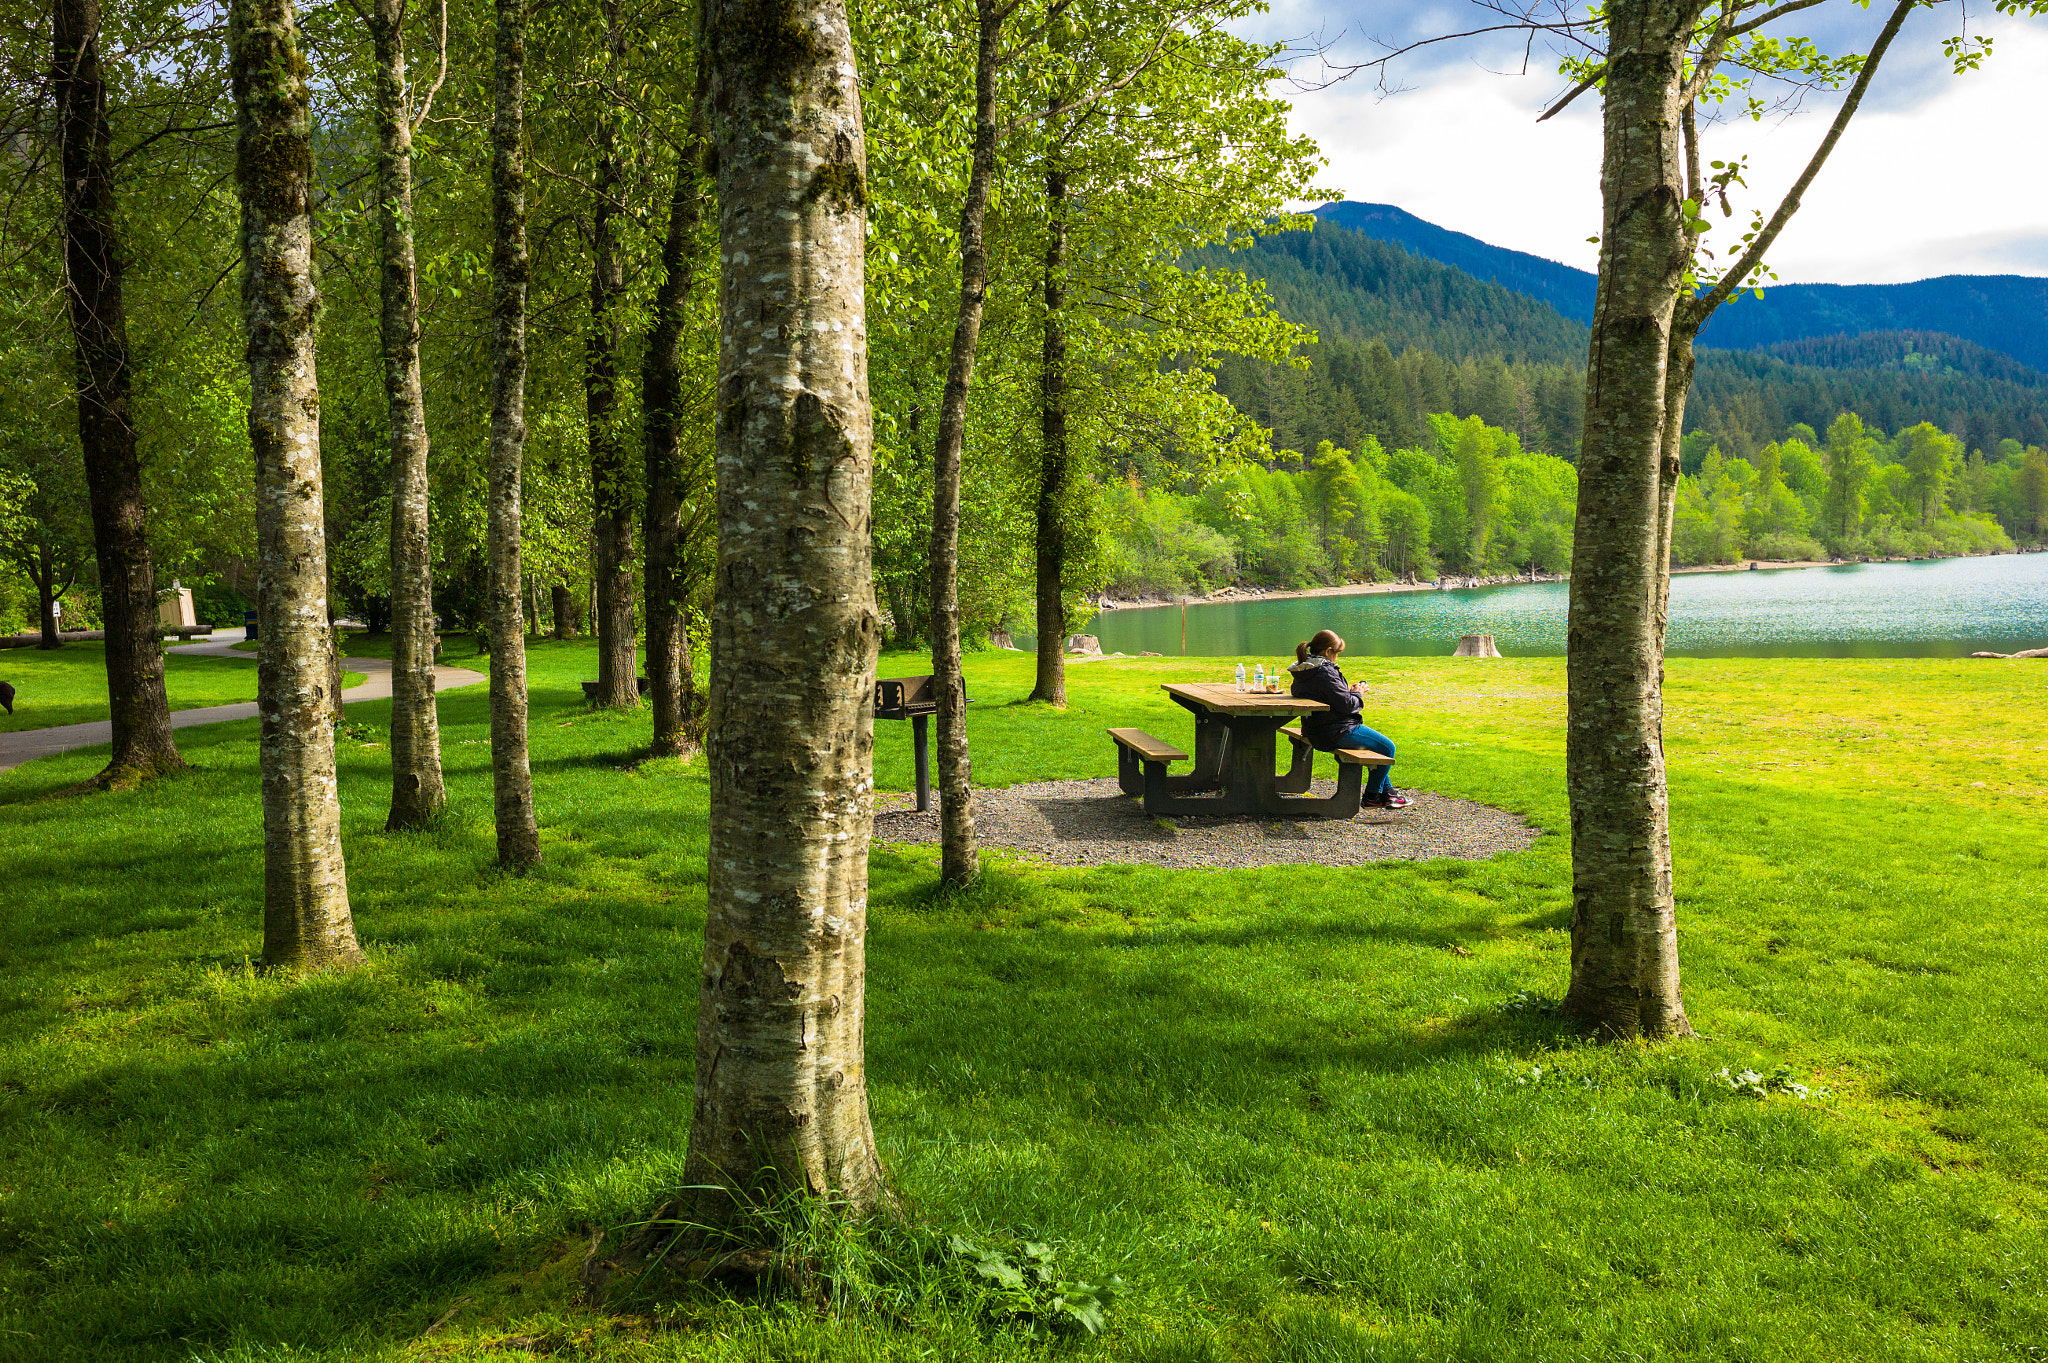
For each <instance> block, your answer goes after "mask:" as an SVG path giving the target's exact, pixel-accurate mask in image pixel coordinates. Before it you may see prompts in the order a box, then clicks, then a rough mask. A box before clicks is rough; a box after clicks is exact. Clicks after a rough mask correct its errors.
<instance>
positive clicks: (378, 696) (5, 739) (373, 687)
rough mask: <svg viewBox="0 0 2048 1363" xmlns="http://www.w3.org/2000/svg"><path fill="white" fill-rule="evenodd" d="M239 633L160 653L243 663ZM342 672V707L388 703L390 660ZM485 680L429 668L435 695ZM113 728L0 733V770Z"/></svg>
mask: <svg viewBox="0 0 2048 1363" xmlns="http://www.w3.org/2000/svg"><path fill="white" fill-rule="evenodd" d="M241 639H242V630H241V628H240V627H239V626H237V627H236V628H234V629H231V630H215V631H214V633H213V635H212V637H211V638H209V639H208V640H207V641H206V642H205V643H203V644H178V645H174V646H173V647H170V648H167V649H165V650H164V652H166V653H191V654H197V655H198V656H200V657H202V658H246V657H249V656H251V655H249V654H247V653H238V652H236V651H235V648H234V645H236V644H237V643H240V642H241ZM341 670H342V671H344V672H361V673H362V674H363V681H362V683H361V684H360V685H358V686H351V687H350V688H349V689H348V690H346V691H344V692H342V693H341V700H342V703H343V704H344V705H346V704H348V703H350V702H351V701H359V700H388V699H390V697H391V660H390V659H389V658H343V659H342V660H341ZM486 680H488V678H486V677H485V676H484V674H483V673H481V672H472V671H470V670H469V669H468V668H466V667H436V668H435V669H434V690H435V691H437V692H438V691H446V690H448V689H449V688H450V687H455V686H474V685H475V684H476V683H478V682H480V681H486ZM256 713H257V712H256V702H255V701H253V700H245V701H238V702H237V703H235V704H233V705H208V706H204V707H202V708H200V709H197V710H173V711H171V727H172V728H173V729H189V728H191V727H192V726H193V725H195V724H220V723H224V722H225V721H227V720H231V719H254V718H256ZM113 741H114V726H113V725H112V724H111V723H109V722H108V721H106V720H104V719H101V720H94V721H93V722H92V723H90V724H60V725H58V726H56V727H55V728H50V729H23V730H20V731H19V732H16V733H11V734H0V771H7V770H9V769H10V768H13V767H18V766H20V765H21V764H22V763H24V762H29V761H33V760H34V759H36V758H38V757H51V756H54V755H55V754H57V753H60V752H69V751H71V749H73V748H89V747H91V746H92V745H93V744H95V743H112V742H113Z"/></svg>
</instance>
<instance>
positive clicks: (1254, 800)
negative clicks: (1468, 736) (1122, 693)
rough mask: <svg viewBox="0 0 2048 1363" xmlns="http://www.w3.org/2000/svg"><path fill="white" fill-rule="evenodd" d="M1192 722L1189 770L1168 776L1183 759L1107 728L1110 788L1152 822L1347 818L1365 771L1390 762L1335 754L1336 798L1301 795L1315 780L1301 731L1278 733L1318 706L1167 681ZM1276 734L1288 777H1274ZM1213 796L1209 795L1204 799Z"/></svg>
mask: <svg viewBox="0 0 2048 1363" xmlns="http://www.w3.org/2000/svg"><path fill="white" fill-rule="evenodd" d="M1162 689H1163V690H1164V691H1165V692H1166V693H1167V694H1168V695H1169V696H1171V697H1173V699H1174V701H1175V702H1176V703H1177V704H1179V705H1180V706H1181V707H1182V708H1184V709H1186V710H1188V711H1190V712H1192V713H1193V714H1194V717H1195V756H1194V764H1195V765H1194V769H1193V770H1192V771H1190V772H1189V773H1188V774H1187V775H1185V776H1175V775H1173V774H1172V773H1171V771H1170V770H1169V768H1170V767H1171V765H1172V764H1173V763H1175V762H1185V761H1187V760H1189V759H1188V755H1187V754H1186V753H1184V752H1182V751H1181V750H1180V749H1178V748H1176V747H1174V746H1173V745H1172V744H1170V743H1166V742H1164V741H1162V740H1160V739H1157V738H1154V737H1153V736H1152V735H1151V734H1148V733H1146V732H1145V731H1144V730H1142V729H1111V730H1109V736H1110V738H1111V739H1112V740H1113V741H1114V742H1115V743H1116V745H1117V782H1118V786H1119V788H1120V789H1122V790H1123V792H1124V793H1125V794H1126V795H1141V796H1143V797H1144V800H1145V812H1146V813H1147V814H1150V815H1153V816H1154V817H1165V816H1172V815H1180V814H1272V815H1276V816H1278V817H1281V818H1303V817H1320V818H1332V819H1348V818H1350V817H1352V816H1353V815H1355V814H1356V813H1358V807H1359V800H1360V797H1361V796H1362V795H1363V794H1364V789H1365V777H1364V769H1365V768H1366V767H1369V766H1387V765H1389V764H1390V763H1391V762H1392V759H1391V758H1387V757H1382V756H1381V755H1380V754H1378V753H1375V752H1368V751H1366V750H1365V749H1362V748H1340V749H1338V750H1337V751H1336V753H1335V754H1334V755H1335V757H1336V759H1337V793H1336V794H1334V795H1330V796H1320V797H1319V796H1314V795H1309V794H1306V793H1305V792H1307V790H1308V789H1309V782H1310V780H1311V779H1312V778H1313V776H1314V767H1315V750H1314V749H1313V748H1312V747H1311V746H1310V744H1309V741H1308V739H1306V738H1305V737H1303V736H1302V734H1301V733H1300V731H1298V730H1295V729H1289V728H1285V727H1283V726H1284V725H1286V724H1287V723H1288V721H1289V720H1292V719H1294V718H1295V717H1297V716H1300V715H1308V714H1314V713H1316V712H1318V711H1322V710H1327V709H1329V707H1328V706H1326V705H1324V704H1323V703H1322V702H1321V701H1319V700H1304V699H1301V698H1300V697H1297V696H1290V695H1287V694H1285V693H1280V692H1270V691H1239V690H1237V689H1236V687H1234V686H1232V685H1229V684H1227V683H1206V682H1169V683H1167V684H1166V685H1165V686H1164V687H1163V688H1162ZM1277 734H1286V735H1287V737H1288V739H1289V740H1290V741H1291V742H1290V746H1291V749H1292V751H1291V754H1290V760H1289V763H1288V767H1287V770H1286V771H1285V772H1284V773H1276V772H1275V771H1274V766H1275V763H1276V761H1277V754H1276V746H1277V744H1276V741H1275V736H1276V735H1277ZM1206 792H1214V793H1206Z"/></svg>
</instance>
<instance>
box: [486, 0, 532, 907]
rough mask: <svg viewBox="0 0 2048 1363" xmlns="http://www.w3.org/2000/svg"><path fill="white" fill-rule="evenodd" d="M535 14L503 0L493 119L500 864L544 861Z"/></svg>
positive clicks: (490, 603)
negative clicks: (533, 713) (539, 771)
mask: <svg viewBox="0 0 2048 1363" xmlns="http://www.w3.org/2000/svg"><path fill="white" fill-rule="evenodd" d="M526 5H527V0H497V19H498V26H497V39H496V58H495V60H496V67H497V70H496V79H495V86H496V89H495V99H494V105H493V113H492V118H491V453H490V478H489V482H490V491H489V497H490V505H489V508H488V510H487V512H486V520H487V524H486V527H485V530H484V536H485V539H486V541H487V550H486V553H487V558H488V561H489V574H488V576H489V585H488V587H487V592H488V597H489V599H488V600H487V602H486V603H485V613H486V618H487V620H488V625H489V629H490V634H491V791H492V810H493V813H494V815H495V819H496V823H497V833H498V863H499V865H501V866H505V867H507V868H509V869H511V870H514V871H523V870H525V869H526V868H527V867H528V866H531V865H533V864H534V863H535V862H537V861H539V860H540V859H541V855H540V827H539V821H538V819H537V818H536V816H535V814H534V808H533V769H532V765H531V763H530V762H529V760H528V757H527V736H526V631H525V629H524V621H525V617H524V614H523V612H522V611H521V608H520V604H519V588H520V564H519V530H520V514H519V507H520V494H521V474H522V472H523V467H524V460H525V454H526V287H527V279H528V272H529V262H528V259H527V253H526V149H525V145H524V141H525V135H526Z"/></svg>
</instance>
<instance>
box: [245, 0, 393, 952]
mask: <svg viewBox="0 0 2048 1363" xmlns="http://www.w3.org/2000/svg"><path fill="white" fill-rule="evenodd" d="M228 43H229V48H230V53H231V57H230V60H231V62H232V67H233V76H234V89H235V108H236V113H237V116H238V120H239V137H238V140H237V143H236V148H235V187H236V189H237V190H238V191H239V193H240V196H241V201H242V322H243V326H244V328H245V329H246V331H247V333H248V356H249V443H250V445H251V447H252V449H253V451H254V454H255V465H256V564H257V578H256V600H257V611H258V614H259V616H260V619H261V621H262V628H261V630H260V632H259V636H258V637H259V638H260V639H261V641H262V642H261V644H260V646H259V648H258V652H257V682H256V685H257V704H258V705H259V707H260V708H261V711H262V730H261V739H260V753H261V761H262V769H263V963H264V964H265V965H266V966H269V967H271V968H273V969H284V970H318V969H328V968H334V967H340V966H348V965H353V964H355V963H356V962H357V961H359V960H360V959H361V956H362V952H361V950H360V948H359V947H358V946H357V945H356V935H355V926H354V924H353V923H352V921H351V920H350V917H349V904H348V876H347V872H346V870H345V869H344V867H343V865H342V858H341V804H340V800H339V798H338V794H337V791H336V789H335V777H334V725H333V722H332V719H331V708H332V705H333V698H332V697H331V696H330V695H329V694H328V691H329V686H330V683H329V680H328V673H329V669H330V666H331V661H330V660H331V656H332V654H333V637H332V635H330V634H329V632H328V628H327V537H326V532H325V528H324V526H323V524H322V508H321V485H320V390H319V384H318V381H317V378H316V375H315V370H314V345H313V333H314V323H315V320H316V318H317V316H318V313H319V308H320V296H319V290H318V288H317V286H316V284H315V281H314V275H313V216H312V209H311V202H310V197H309V195H310V190H311V180H312V172H313V156H312V147H311V144H310V141H309V136H308V134H309V120H308V117H307V95H306V73H307V63H306V58H305V55H304V53H303V51H302V49H301V47H300V40H299V28H298V18H297V16H296V14H295V13H294V12H293V8H292V3H291V0H235V3H234V6H233V8H232V9H231V10H230V11H229V18H228Z"/></svg>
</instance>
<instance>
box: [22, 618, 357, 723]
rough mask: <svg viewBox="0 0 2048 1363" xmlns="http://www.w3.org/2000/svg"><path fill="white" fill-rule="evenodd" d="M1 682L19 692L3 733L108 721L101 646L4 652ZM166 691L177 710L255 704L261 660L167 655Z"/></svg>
mask: <svg viewBox="0 0 2048 1363" xmlns="http://www.w3.org/2000/svg"><path fill="white" fill-rule="evenodd" d="M362 679H363V674H362V673H360V672H344V673H342V678H341V684H342V685H343V686H344V687H348V686H354V685H356V684H357V683H358V682H360V681H362ZM0 681H6V682H11V683H13V685H14V689H15V691H16V692H17V694H16V696H15V697H14V713H13V714H12V715H8V714H6V713H5V712H4V711H0V734H8V733H13V732H15V731H16V730H19V729H48V728H51V727H53V726H55V725H59V724H86V723H90V722H91V721H93V720H98V719H105V718H106V717H107V652H106V646H105V645H104V644H101V643H99V642H97V641H94V640H87V641H84V642H81V643H73V644H66V645H64V647H62V648H59V649H52V650H50V651H49V652H44V651H43V650H41V649H35V648H10V649H4V650H0ZM164 686H165V689H166V690H168V691H169V693H170V697H171V708H172V709H173V710H197V709H200V708H203V707H205V706H208V705H232V704H234V703H235V702H236V701H244V700H254V699H256V660H255V659H254V658H247V659H243V658H218V657H215V658H195V657H192V656H190V655H189V654H183V653H166V654H165V655H164ZM386 713H387V714H388V713H389V711H388V710H387V711H386ZM180 741H182V740H180Z"/></svg>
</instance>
